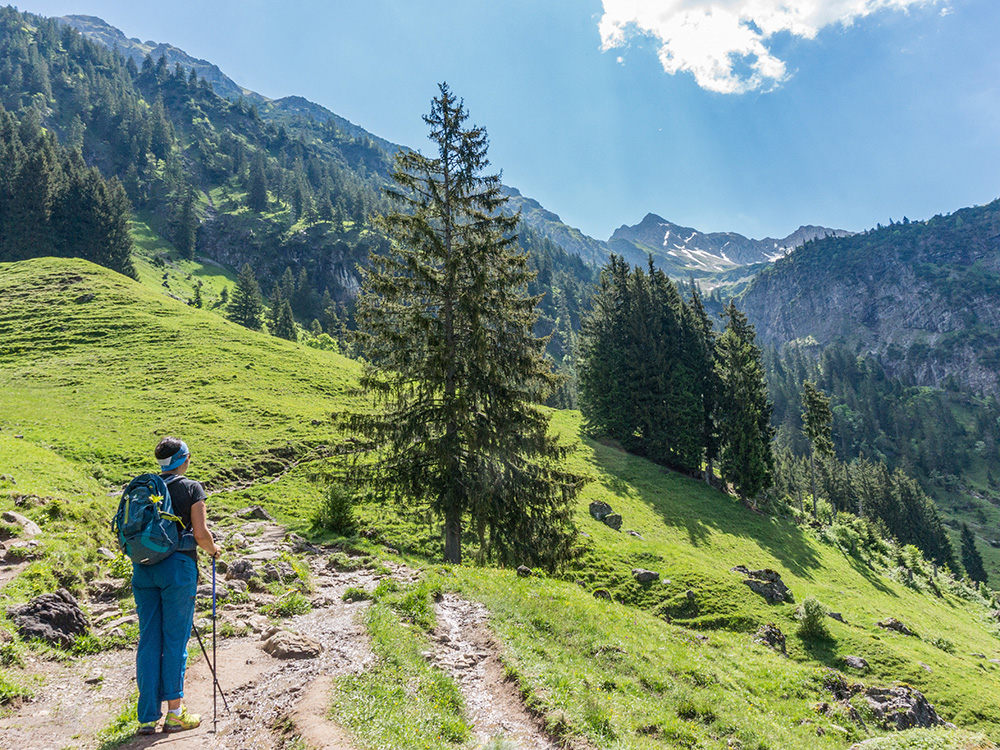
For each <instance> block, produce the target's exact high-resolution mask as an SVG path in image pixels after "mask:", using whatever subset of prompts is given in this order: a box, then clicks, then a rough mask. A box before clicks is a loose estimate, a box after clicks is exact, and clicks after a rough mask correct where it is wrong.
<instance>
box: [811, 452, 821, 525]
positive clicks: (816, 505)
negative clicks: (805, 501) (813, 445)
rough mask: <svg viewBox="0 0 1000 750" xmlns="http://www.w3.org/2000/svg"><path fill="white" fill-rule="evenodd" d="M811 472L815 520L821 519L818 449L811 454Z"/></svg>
mask: <svg viewBox="0 0 1000 750" xmlns="http://www.w3.org/2000/svg"><path fill="white" fill-rule="evenodd" d="M809 474H810V475H811V476H812V490H813V520H815V521H819V498H818V497H817V496H816V451H815V450H813V452H812V453H810V454H809Z"/></svg>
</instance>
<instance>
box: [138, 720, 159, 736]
mask: <svg viewBox="0 0 1000 750" xmlns="http://www.w3.org/2000/svg"><path fill="white" fill-rule="evenodd" d="M155 731H156V722H155V721H147V722H146V723H145V724H140V725H139V731H138V734H152V733H153V732H155Z"/></svg>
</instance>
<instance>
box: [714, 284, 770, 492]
mask: <svg viewBox="0 0 1000 750" xmlns="http://www.w3.org/2000/svg"><path fill="white" fill-rule="evenodd" d="M725 314H726V318H727V321H726V327H725V330H724V331H723V332H722V335H721V336H720V337H719V340H718V343H717V345H716V349H715V353H716V359H715V363H716V372H717V373H718V377H719V383H720V396H721V397H720V399H719V438H720V446H721V456H720V461H719V473H720V474H721V475H722V479H723V480H724V481H725V482H727V483H729V484H732V486H733V487H734V489H735V490H736V492H737V494H738V495H739V496H740V498H741V499H743V500H744V501H746V500H747V499H748V498H756V497H757V495H759V494H760V493H761V492H763V491H764V490H766V489H767V488H769V487H770V486H771V484H772V483H773V481H774V480H773V477H774V455H773V454H772V452H771V437H772V433H773V431H772V429H771V425H770V419H771V403H770V402H769V401H768V398H767V385H766V383H765V381H764V365H763V362H762V358H761V352H760V349H759V348H758V347H757V344H756V332H755V330H754V327H753V325H751V324H750V322H749V321H748V320H747V318H746V316H745V315H744V314H743V313H741V312H740V311H739V310H738V309H736V305H735V304H734V303H733V302H732V301H730V302H729V305H727V307H726V313H725Z"/></svg>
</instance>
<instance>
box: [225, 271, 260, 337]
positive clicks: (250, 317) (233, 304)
mask: <svg viewBox="0 0 1000 750" xmlns="http://www.w3.org/2000/svg"><path fill="white" fill-rule="evenodd" d="M226 310H227V312H228V314H229V319H230V320H232V321H233V322H235V323H239V324H240V325H241V326H246V327H247V328H250V329H251V330H254V331H259V330H260V328H261V326H262V325H263V324H264V322H263V315H264V302H263V300H262V299H261V295H260V284H258V283H257V277H256V276H255V275H254V272H253V269H252V268H251V267H250V264H249V263H244V264H243V268H241V269H240V273H239V276H237V277H236V287H235V289H233V293H232V296H231V298H230V300H229V304H228V305H227V308H226Z"/></svg>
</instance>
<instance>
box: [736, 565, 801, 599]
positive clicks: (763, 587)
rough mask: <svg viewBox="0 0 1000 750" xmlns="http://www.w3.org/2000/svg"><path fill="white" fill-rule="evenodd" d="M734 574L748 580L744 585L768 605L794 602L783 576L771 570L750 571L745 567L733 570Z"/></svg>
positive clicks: (741, 566) (740, 566)
mask: <svg viewBox="0 0 1000 750" xmlns="http://www.w3.org/2000/svg"><path fill="white" fill-rule="evenodd" d="M731 570H732V572H733V573H741V574H743V575H744V576H746V578H745V579H744V580H743V583H745V584H746V585H747V587H748V588H749V589H750V590H751V591H753V592H754V593H755V594H760V595H761V596H762V597H764V598H765V599H766V600H767V603H768V604H782V603H784V602H791V601H793V597H792V592H791V591H789V590H788V586H786V585H785V584H784V582H783V581H782V580H781V574H780V573H778V572H777V571H775V570H771V569H770V568H762V569H761V570H750V569H749V568H747V567H746V566H744V565H737V566H736V567H735V568H732V569H731Z"/></svg>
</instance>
